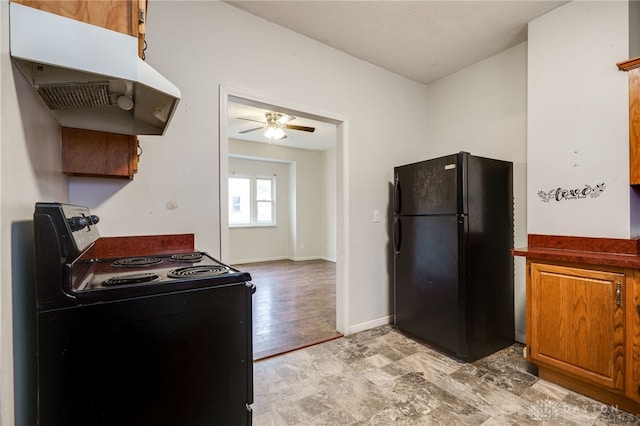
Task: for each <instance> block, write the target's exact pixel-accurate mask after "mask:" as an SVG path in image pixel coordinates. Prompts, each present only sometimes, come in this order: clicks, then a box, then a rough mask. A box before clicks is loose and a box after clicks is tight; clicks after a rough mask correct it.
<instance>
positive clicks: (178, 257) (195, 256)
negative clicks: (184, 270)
mask: <svg viewBox="0 0 640 426" xmlns="http://www.w3.org/2000/svg"><path fill="white" fill-rule="evenodd" d="M202 258H203V255H202V253H197V252H196V253H177V254H174V255H172V256H171V257H170V258H169V260H170V261H172V262H192V263H196V262H200V261H201V260H202Z"/></svg>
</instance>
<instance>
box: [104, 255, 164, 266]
mask: <svg viewBox="0 0 640 426" xmlns="http://www.w3.org/2000/svg"><path fill="white" fill-rule="evenodd" d="M161 262H162V259H160V258H159V257H125V258H122V259H118V260H116V261H115V262H113V263H112V264H111V266H117V267H119V268H138V267H143V266H151V265H157V264H158V263H161Z"/></svg>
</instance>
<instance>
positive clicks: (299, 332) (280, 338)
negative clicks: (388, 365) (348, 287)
mask: <svg viewBox="0 0 640 426" xmlns="http://www.w3.org/2000/svg"><path fill="white" fill-rule="evenodd" d="M236 268H237V269H240V270H241V271H246V272H249V273H250V274H251V278H252V280H251V281H252V282H253V284H255V286H256V292H255V294H254V295H253V358H254V360H259V359H263V358H267V357H270V356H273V355H278V354H282V353H285V352H289V351H292V350H295V349H300V348H304V347H306V346H310V345H314V344H317V343H320V342H325V341H328V340H332V339H335V338H338V337H341V336H342V335H341V334H340V333H338V332H336V265H335V263H333V262H327V261H324V260H309V261H291V260H279V261H274V262H260V263H246V264H242V265H238V266H236Z"/></svg>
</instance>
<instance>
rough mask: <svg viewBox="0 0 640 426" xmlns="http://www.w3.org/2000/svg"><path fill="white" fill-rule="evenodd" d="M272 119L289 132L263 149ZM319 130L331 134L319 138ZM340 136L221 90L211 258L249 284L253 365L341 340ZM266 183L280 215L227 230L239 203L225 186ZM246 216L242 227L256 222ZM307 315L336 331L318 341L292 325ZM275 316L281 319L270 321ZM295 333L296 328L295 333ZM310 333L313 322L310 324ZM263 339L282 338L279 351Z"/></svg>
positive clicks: (311, 115) (315, 114)
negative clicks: (215, 255)
mask: <svg viewBox="0 0 640 426" xmlns="http://www.w3.org/2000/svg"><path fill="white" fill-rule="evenodd" d="M273 114H278V116H277V117H280V116H287V117H286V120H283V121H284V122H285V123H287V124H289V125H287V126H286V127H285V126H280V127H282V128H283V130H284V132H285V133H286V137H285V138H284V139H282V140H269V141H267V140H266V139H265V138H264V136H263V134H264V130H268V125H269V119H270V118H272V117H273ZM309 129H313V130H309ZM327 129H330V131H333V133H332V134H331V133H326V132H327ZM345 129H346V120H345V119H344V118H342V117H339V116H337V115H335V114H331V113H327V112H324V111H317V110H314V109H313V108H309V107H305V106H299V105H292V104H291V103H288V102H285V101H279V100H274V99H268V98H264V97H262V96H257V95H255V94H249V93H247V92H242V91H239V90H236V89H231V88H227V87H222V86H221V87H220V198H221V199H220V209H221V211H220V217H221V224H220V226H221V229H220V235H221V247H220V253H221V257H222V259H223V260H225V261H226V262H228V263H231V264H238V263H239V264H238V268H239V269H243V270H246V271H248V272H250V273H251V274H252V277H253V282H254V284H256V287H257V292H256V295H254V304H255V306H254V313H255V314H256V315H255V317H254V339H255V342H254V349H255V350H254V351H255V352H256V354H255V355H256V358H264V357H267V356H272V355H275V354H278V353H283V352H287V351H288V350H294V349H298V348H300V347H304V346H308V345H310V344H315V343H319V342H321V341H326V340H329V339H332V338H336V337H339V336H341V335H342V334H344V331H345V324H347V323H348V322H347V321H346V319H347V310H346V309H345V307H346V306H347V304H346V300H348V291H347V288H346V286H345V285H344V277H345V276H346V269H347V263H346V257H347V253H348V252H347V250H345V248H346V244H345V243H346V242H345V241H344V239H343V238H342V235H345V233H344V231H345V227H346V220H345V217H346V216H347V215H346V214H345V207H346V203H345V202H344V194H345V191H344V190H343V188H344V186H345V176H347V175H346V173H345V171H344V168H345V162H344V153H345V152H346V149H345V145H346V138H345ZM316 132H317V133H316ZM327 135H329V137H328V139H330V141H328V139H327ZM309 136H314V137H313V138H310V137H309ZM283 167H284V169H283ZM272 170H273V171H272ZM314 173H315V174H314ZM269 176H273V177H274V178H273V188H274V190H275V191H274V194H273V195H274V199H273V203H274V204H275V205H276V206H278V207H279V208H277V207H276V208H275V209H274V212H275V211H278V213H277V214H276V213H274V216H273V217H271V218H270V217H269V215H268V214H267V215H265V214H262V216H261V220H263V221H264V220H265V218H266V219H269V220H272V221H273V223H267V224H264V223H256V222H247V223H244V224H242V223H241V224H240V225H239V226H230V224H232V225H233V224H235V225H238V224H237V223H236V220H237V218H236V216H237V215H236V214H235V213H237V212H236V210H233V211H232V210H230V207H231V208H232V209H238V210H239V209H240V207H239V206H241V204H242V203H241V199H242V195H241V194H240V195H237V194H235V193H233V194H232V192H233V191H234V190H233V189H231V190H230V189H229V188H230V187H229V185H228V182H229V180H228V179H229V177H232V180H234V181H236V180H237V181H242V180H243V179H246V180H247V182H250V181H251V178H255V179H256V180H260V181H263V183H264V181H265V180H267V181H269V180H270V179H266V177H269ZM241 183H242V182H241ZM267 183H268V182H267ZM247 194H249V192H247ZM247 198H249V195H247ZM320 200H323V202H320ZM253 201H254V200H252V202H253ZM256 203H259V201H256ZM254 205H257V204H254ZM258 208H259V207H258ZM264 211H265V210H264V203H263V213H264ZM283 212H284V213H283ZM255 216H256V215H255V214H254V215H253V217H252V219H251V220H256V219H255ZM244 220H245V221H247V220H248V219H244ZM258 222H259V221H258ZM243 247H244V248H243ZM260 281H262V285H261V282H260ZM327 283H329V284H328V285H329V287H327ZM261 290H262V294H260V295H258V293H259V292H261ZM305 291H306V292H308V293H307V294H308V295H303V296H302V297H298V300H299V301H300V300H303V302H300V306H299V308H298V309H296V308H295V306H294V307H292V306H291V304H292V303H294V301H295V300H296V298H295V297H294V296H295V295H296V293H300V292H302V293H303V294H304V292H305ZM271 296H273V297H274V298H273V299H272V301H273V303H270V304H269V306H267V307H265V306H264V304H265V303H268V302H265V298H266V299H267V300H268V299H269V298H270V297H271ZM327 300H329V301H330V302H329V303H330V304H331V305H332V306H330V308H331V310H330V311H325V309H326V306H325V305H326V304H327ZM256 302H258V303H262V304H263V305H262V306H258V305H257V303H256ZM304 302H308V304H305V303H304ZM313 306H315V307H316V308H317V309H316V314H318V315H320V314H321V313H322V312H330V313H329V315H333V316H334V318H329V320H330V323H331V324H335V327H333V329H331V328H330V329H329V331H328V333H327V334H326V335H318V334H317V333H315V332H314V331H317V330H314V327H313V326H312V325H307V324H305V323H304V322H301V321H300V319H301V318H304V312H305V311H306V312H310V309H312V307H313ZM258 308H259V309H262V312H259V311H257V309H258ZM296 312H297V313H296ZM262 314H264V315H262ZM274 314H275V316H274ZM278 315H284V316H285V319H284V320H279V319H278V318H279V317H278ZM296 315H300V317H299V318H296ZM274 318H276V320H275V322H274ZM281 318H282V317H281ZM268 321H271V323H269V322H268ZM296 324H297V325H298V326H299V327H294V325H296ZM316 324H320V322H319V321H318V320H316ZM315 328H318V327H315ZM305 329H306V330H307V331H309V332H310V333H305ZM270 330H271V331H274V332H275V333H276V334H275V335H272V336H271V337H272V338H273V337H274V336H276V338H278V337H277V335H278V334H280V335H281V342H279V343H278V342H275V341H274V342H268V343H265V339H267V340H268V339H269V336H267V335H265V334H264V333H265V332H269V331H270ZM261 333H262V334H261ZM261 344H262V346H260V345H261Z"/></svg>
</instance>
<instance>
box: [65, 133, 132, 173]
mask: <svg viewBox="0 0 640 426" xmlns="http://www.w3.org/2000/svg"><path fill="white" fill-rule="evenodd" d="M137 148H138V138H137V136H130V135H120V134H117V133H107V132H96V131H93V130H84V129H73V128H70V127H62V170H63V171H64V172H65V173H66V174H68V175H70V176H93V177H101V176H102V177H113V178H124V179H133V175H134V173H136V172H137V171H138V153H137Z"/></svg>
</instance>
